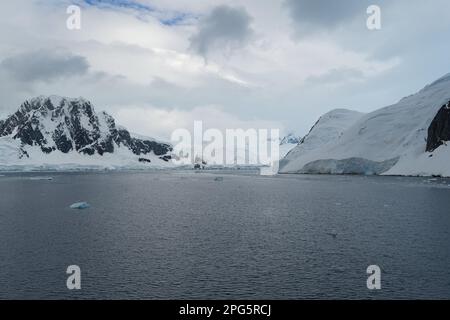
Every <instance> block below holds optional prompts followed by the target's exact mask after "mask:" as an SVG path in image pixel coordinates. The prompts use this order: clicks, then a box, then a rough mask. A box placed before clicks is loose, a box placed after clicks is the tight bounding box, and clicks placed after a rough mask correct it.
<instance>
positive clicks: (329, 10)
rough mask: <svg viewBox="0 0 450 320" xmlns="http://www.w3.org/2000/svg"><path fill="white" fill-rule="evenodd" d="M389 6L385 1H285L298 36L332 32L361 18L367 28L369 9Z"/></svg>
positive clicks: (362, 23) (362, 24)
mask: <svg viewBox="0 0 450 320" xmlns="http://www.w3.org/2000/svg"><path fill="white" fill-rule="evenodd" d="M372 4H376V5H379V6H381V5H383V8H385V7H386V6H387V2H386V1H385V0H378V1H376V3H374V1H373V0H345V1H330V0H285V6H286V7H287V9H288V10H289V14H290V17H291V19H292V21H293V23H294V26H295V27H296V31H297V32H298V35H300V36H303V35H306V34H310V33H315V32H321V31H331V30H334V29H335V28H338V27H341V26H343V25H345V24H349V23H351V22H352V21H353V20H354V19H355V18H358V17H360V20H361V26H365V21H366V19H367V12H366V10H367V8H368V7H369V6H370V5H372Z"/></svg>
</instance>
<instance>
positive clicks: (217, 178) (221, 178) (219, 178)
mask: <svg viewBox="0 0 450 320" xmlns="http://www.w3.org/2000/svg"><path fill="white" fill-rule="evenodd" d="M214 181H223V177H215V178H214Z"/></svg>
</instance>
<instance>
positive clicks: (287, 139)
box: [280, 133, 301, 146]
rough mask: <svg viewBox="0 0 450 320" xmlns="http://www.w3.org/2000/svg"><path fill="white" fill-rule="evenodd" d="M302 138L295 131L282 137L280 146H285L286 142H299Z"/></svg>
mask: <svg viewBox="0 0 450 320" xmlns="http://www.w3.org/2000/svg"><path fill="white" fill-rule="evenodd" d="M300 140H301V139H300V138H299V137H297V136H296V135H294V134H293V133H289V134H288V135H287V136H285V137H284V138H282V139H281V142H280V146H283V145H285V144H295V145H297V144H299V143H300Z"/></svg>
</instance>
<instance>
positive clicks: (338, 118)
mask: <svg viewBox="0 0 450 320" xmlns="http://www.w3.org/2000/svg"><path fill="white" fill-rule="evenodd" d="M448 141H450V74H448V75H446V76H444V77H442V78H441V79H439V80H437V81H435V82H434V83H432V84H430V85H428V86H426V87H425V88H424V89H422V90H421V91H419V92H418V93H416V94H414V95H411V96H408V97H406V98H403V99H402V100H400V101H399V102H398V103H396V104H394V105H391V106H388V107H385V108H382V109H379V110H376V111H374V112H371V113H368V114H362V113H359V112H356V111H350V110H345V109H338V110H333V111H331V112H329V113H327V114H325V115H324V116H322V117H321V118H320V119H319V120H318V121H317V123H316V124H315V125H314V126H313V127H312V129H311V131H310V132H309V133H308V135H306V136H305V137H304V138H303V139H302V140H301V141H300V143H299V145H298V146H296V147H295V148H294V149H292V150H291V151H290V152H289V153H288V154H287V155H286V157H285V158H284V159H283V160H282V161H281V163H280V172H281V173H324V174H366V175H371V174H385V175H414V176H431V175H436V176H450V147H449V146H448V145H447V142H448Z"/></svg>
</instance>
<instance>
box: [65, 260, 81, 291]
mask: <svg viewBox="0 0 450 320" xmlns="http://www.w3.org/2000/svg"><path fill="white" fill-rule="evenodd" d="M66 273H67V274H68V275H69V277H68V278H67V281H66V286H67V289H69V290H81V269H80V267H79V266H77V265H71V266H68V267H67V271H66Z"/></svg>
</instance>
